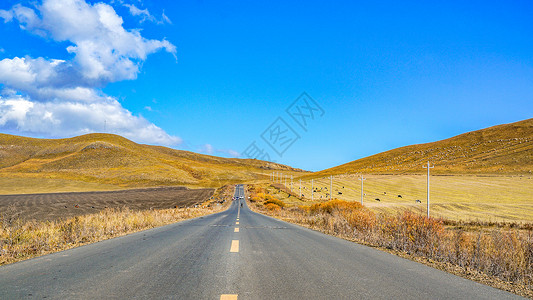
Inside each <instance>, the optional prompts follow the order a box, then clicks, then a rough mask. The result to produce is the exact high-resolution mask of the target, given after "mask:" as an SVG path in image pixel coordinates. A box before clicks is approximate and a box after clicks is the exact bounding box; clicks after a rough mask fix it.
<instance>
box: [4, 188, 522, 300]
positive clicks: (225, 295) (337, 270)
mask: <svg viewBox="0 0 533 300" xmlns="http://www.w3.org/2000/svg"><path fill="white" fill-rule="evenodd" d="M242 193H243V191H242V187H240V186H239V187H238V188H237V191H236V196H240V195H243V194H242ZM240 203H243V207H242V208H241V206H240ZM237 222H238V223H237ZM236 228H238V230H237V229H236ZM237 297H238V299H511V298H519V297H518V296H515V295H513V294H510V293H507V292H503V291H500V290H497V289H494V288H491V287H488V286H484V285H481V284H478V283H475V282H473V281H469V280H466V279H463V278H461V277H457V276H454V275H451V274H448V273H445V272H442V271H439V270H436V269H433V268H430V267H427V266H425V265H422V264H418V263H415V262H412V261H409V260H406V259H402V258H399V257H396V256H394V255H391V254H388V253H384V252H381V251H378V250H375V249H372V248H369V247H365V246H361V245H358V244H355V243H352V242H348V241H345V240H342V239H338V238H335V237H331V236H328V235H324V234H321V233H318V232H314V231H312V230H308V229H305V228H302V227H299V226H295V225H291V224H288V223H285V222H281V221H278V220H276V219H273V218H270V217H266V216H263V215H261V214H257V213H254V212H252V211H250V210H249V209H248V208H247V207H246V203H245V202H244V200H235V201H233V203H232V205H231V207H230V208H229V209H228V210H226V211H224V212H221V213H217V214H213V215H210V216H206V217H202V218H196V219H193V220H188V221H184V222H180V223H176V224H172V225H168V226H164V227H160V228H155V229H151V230H146V231H143V232H139V233H134V234H130V235H127V236H124V237H119V238H115V239H112V240H107V241H103V242H99V243H95V244H92V245H87V246H83V247H79V248H75V249H71V250H68V251H63V252H59V253H55V254H51V255H47V256H43V257H39V258H35V259H31V260H27V261H23V262H19V263H15V264H12V265H7V266H3V267H0V299H25V298H29V299H34V298H35V299H37V298H39V299H42V298H51V299H101V298H105V299H113V298H117V299H130V298H138V299H237Z"/></svg>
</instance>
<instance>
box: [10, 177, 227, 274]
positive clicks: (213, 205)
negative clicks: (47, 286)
mask: <svg viewBox="0 0 533 300" xmlns="http://www.w3.org/2000/svg"><path fill="white" fill-rule="evenodd" d="M232 193H233V188H232V187H231V186H224V187H222V188H220V189H218V190H217V191H216V192H215V195H214V197H212V199H213V200H208V201H206V202H205V203H203V204H202V205H200V206H199V207H196V208H193V207H191V208H173V209H160V210H157V209H154V210H141V211H135V210H130V209H128V208H121V209H114V208H107V209H104V210H102V211H100V212H98V213H95V214H88V215H83V216H77V217H73V218H68V219H64V220H58V221H22V220H21V219H16V218H14V217H13V216H14V215H15V214H14V213H11V212H10V211H9V209H7V210H5V211H3V212H1V213H0V265H2V264H8V263H13V262H16V261H20V260H24V259H28V258H31V257H35V256H41V255H45V254H49V253H53V252H58V251H62V250H66V249H70V248H74V247H78V246H82V245H86V244H89V243H94V242H97V241H101V240H106V239H110V238H114V237H118V236H122V235H126V234H129V233H133V232H137V231H141V230H146V229H150V228H154V227H158V226H163V225H167V224H171V223H175V222H178V221H182V220H186V219H191V218H195V217H199V216H204V215H207V214H211V213H215V212H218V211H221V210H223V209H226V208H227V206H228V205H229V203H231V201H230V199H231V195H232ZM220 199H225V200H227V201H225V202H224V204H222V205H221V204H220V203H218V202H217V201H219V200H220Z"/></svg>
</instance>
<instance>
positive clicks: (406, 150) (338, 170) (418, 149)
mask: <svg viewBox="0 0 533 300" xmlns="http://www.w3.org/2000/svg"><path fill="white" fill-rule="evenodd" d="M427 161H430V162H431V163H432V164H434V165H435V168H434V169H432V170H431V172H432V173H436V174H531V173H532V171H533V119H528V120H523V121H520V122H516V123H510V124H503V125H498V126H493V127H489V128H485V129H481V130H477V131H472V132H468V133H464V134H461V135H458V136H455V137H452V138H449V139H446V140H442V141H437V142H432V143H427V144H418V145H411V146H406V147H401V148H397V149H393V150H390V151H386V152H383V153H379V154H376V155H372V156H369V157H365V158H362V159H358V160H355V161H352V162H349V163H346V164H343V165H340V166H337V167H333V168H330V169H326V170H323V171H319V172H316V173H313V174H312V175H306V176H305V177H317V176H329V175H336V174H344V173H360V172H362V173H372V174H402V173H423V172H424V170H425V169H423V168H422V166H423V165H424V164H426V163H427Z"/></svg>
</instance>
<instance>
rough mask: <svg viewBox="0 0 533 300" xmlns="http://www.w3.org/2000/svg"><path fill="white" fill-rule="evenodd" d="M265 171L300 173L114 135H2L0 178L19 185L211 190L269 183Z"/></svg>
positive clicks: (273, 164) (289, 169)
mask: <svg viewBox="0 0 533 300" xmlns="http://www.w3.org/2000/svg"><path fill="white" fill-rule="evenodd" d="M269 170H284V171H286V172H300V171H302V170H298V169H293V168H291V167H288V166H285V165H281V164H276V163H271V162H266V161H260V160H254V159H236V158H222V157H215V156H209V155H202V154H197V153H193V152H188V151H180V150H174V149H170V148H165V147H160V146H149V145H142V144H136V143H134V142H132V141H130V140H128V139H126V138H123V137H121V136H117V135H112V134H88V135H83V136H79V137H74V138H68V139H36V138H27V137H20V136H14V135H7V134H0V177H2V178H9V179H11V180H13V179H14V178H16V179H18V180H19V181H18V182H20V180H28V183H31V182H32V180H33V181H35V180H37V179H38V180H41V179H46V180H60V181H62V182H69V181H79V182H82V183H97V184H100V185H111V186H121V187H139V186H158V185H185V186H203V187H212V186H221V185H223V184H228V183H236V182H243V181H251V180H256V179H268V178H269V176H270V173H271V172H270V171H269ZM104 189H109V187H106V188H104Z"/></svg>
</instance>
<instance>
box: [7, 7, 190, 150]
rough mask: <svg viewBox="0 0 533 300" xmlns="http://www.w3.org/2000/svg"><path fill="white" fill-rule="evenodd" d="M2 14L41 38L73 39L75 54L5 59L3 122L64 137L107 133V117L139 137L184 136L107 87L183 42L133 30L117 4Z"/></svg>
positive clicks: (166, 139)
mask: <svg viewBox="0 0 533 300" xmlns="http://www.w3.org/2000/svg"><path fill="white" fill-rule="evenodd" d="M146 13H148V11H146ZM148 14H149V13H148ZM0 18H3V19H4V22H17V23H18V24H19V26H20V28H21V29H23V30H27V31H29V32H32V33H33V34H36V35H38V36H42V37H46V38H48V39H51V40H54V41H57V42H68V43H70V45H69V46H68V47H67V48H66V51H68V52H69V53H72V54H73V55H74V57H73V59H72V60H68V61H66V60H59V59H46V58H42V57H38V58H32V57H14V58H5V59H3V60H1V61H0V84H2V85H3V86H4V91H3V94H4V96H2V97H0V113H1V117H0V128H2V127H3V128H15V129H18V130H20V131H24V132H27V133H41V134H49V135H53V136H62V135H73V134H81V133H87V132H95V131H96V132H97V131H102V129H103V126H102V124H104V120H107V121H106V122H107V128H108V129H109V130H110V131H112V132H114V133H117V134H121V135H124V136H126V137H129V138H133V139H134V140H136V141H142V142H147V143H157V144H164V145H175V144H177V143H179V142H180V139H179V138H177V137H172V136H170V135H168V134H166V133H165V132H164V131H163V130H162V129H161V128H159V127H157V126H155V125H154V124H151V123H150V122H148V121H147V120H146V119H144V118H142V117H139V116H134V115H132V114H131V112H129V111H128V110H126V109H125V108H123V107H122V106H121V105H120V103H119V102H118V101H116V99H114V98H112V97H109V96H107V95H105V94H103V93H102V92H101V91H100V88H101V87H103V86H105V85H106V84H107V83H110V82H114V81H120V80H131V79H135V78H136V77H137V74H138V73H139V68H140V65H141V63H142V62H143V61H144V60H146V58H147V56H148V55H149V54H151V53H155V52H157V51H166V52H169V53H171V54H173V55H174V56H175V54H176V48H175V46H174V45H172V44H171V43H170V42H168V41H166V40H164V39H163V40H150V39H146V38H144V37H143V36H141V34H140V31H138V30H127V29H125V28H124V27H123V20H122V18H121V17H120V16H119V15H117V13H116V12H115V10H114V9H113V7H111V6H110V5H107V4H104V3H96V4H94V5H91V4H88V3H87V2H85V1H84V0H43V2H42V4H40V5H35V6H34V7H33V8H32V7H26V6H23V5H20V4H17V5H15V6H13V7H12V8H11V9H10V10H0ZM6 91H10V92H9V93H7V92H6ZM12 91H15V94H14V95H13V92H12ZM6 94H8V96H6Z"/></svg>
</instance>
